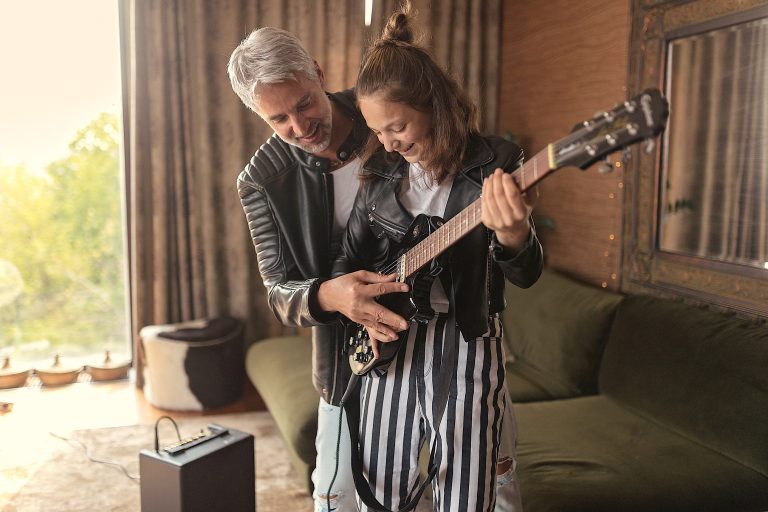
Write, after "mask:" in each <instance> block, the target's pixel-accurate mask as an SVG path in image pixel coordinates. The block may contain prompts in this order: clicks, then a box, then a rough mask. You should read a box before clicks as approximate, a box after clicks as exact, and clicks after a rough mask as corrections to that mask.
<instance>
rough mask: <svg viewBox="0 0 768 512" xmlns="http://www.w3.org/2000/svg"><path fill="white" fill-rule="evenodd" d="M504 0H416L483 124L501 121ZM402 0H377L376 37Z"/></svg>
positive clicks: (439, 56)
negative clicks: (500, 71) (500, 90)
mask: <svg viewBox="0 0 768 512" xmlns="http://www.w3.org/2000/svg"><path fill="white" fill-rule="evenodd" d="M502 4H503V2H502V0H441V1H439V2H436V1H433V0H432V1H431V0H412V5H413V7H414V8H415V9H416V11H417V18H416V20H417V23H418V25H419V27H420V28H421V29H423V31H424V32H425V34H426V36H427V38H428V41H427V46H428V47H429V48H430V49H431V50H432V53H433V55H434V56H435V59H436V60H437V62H439V63H440V64H441V65H442V66H444V67H445V68H446V69H448V71H449V72H450V73H451V74H452V76H453V77H454V78H455V79H456V80H457V81H458V83H459V85H461V86H462V87H463V88H464V90H465V91H467V93H468V94H469V96H470V98H471V99H472V100H473V101H474V102H475V104H476V105H477V106H478V110H479V113H480V130H481V131H482V132H483V133H486V134H489V135H490V134H496V130H497V127H498V110H499V88H500V85H501V84H500V83H499V80H500V74H499V68H500V64H501V62H500V60H501V24H502V19H503V17H502ZM398 5H399V2H398V1H397V0H373V19H372V23H371V37H378V36H379V35H381V31H382V30H383V28H384V25H385V24H386V22H387V19H388V18H389V15H390V14H391V13H392V12H393V11H394V10H395V8H396V7H397V6H398Z"/></svg>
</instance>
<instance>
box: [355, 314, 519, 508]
mask: <svg viewBox="0 0 768 512" xmlns="http://www.w3.org/2000/svg"><path fill="white" fill-rule="evenodd" d="M489 323H490V325H489V329H488V332H487V333H486V334H485V335H484V336H482V337H479V338H476V339H473V340H470V342H468V343H467V342H465V341H464V338H463V336H459V340H458V347H457V365H456V369H455V371H454V373H453V376H452V379H451V385H450V390H449V394H448V404H447V406H446V409H445V412H444V413H443V417H442V420H441V422H440V425H439V428H437V426H436V425H434V417H435V412H436V411H434V410H433V406H434V404H435V386H437V385H438V382H439V378H440V363H441V355H442V350H443V341H444V334H445V328H446V315H445V314H439V315H437V316H436V318H434V319H433V320H432V321H431V322H429V323H428V324H426V325H423V324H416V325H413V324H412V326H411V330H410V332H409V336H408V341H407V343H406V344H405V345H404V346H403V347H401V348H400V351H399V352H398V355H397V357H396V358H395V359H394V360H393V361H392V362H391V363H390V365H389V366H388V367H386V369H385V370H383V371H381V372H379V373H378V374H374V372H371V373H370V374H368V376H366V378H365V379H364V381H363V388H362V392H361V396H360V400H361V403H360V422H361V423H360V439H361V444H362V448H363V463H364V465H365V467H366V469H367V471H368V480H369V482H370V483H371V487H372V489H373V490H374V492H375V494H376V497H377V499H378V500H379V501H380V502H381V503H382V504H383V505H385V506H387V507H388V508H390V509H392V510H396V509H397V508H399V507H400V506H401V505H402V504H404V503H406V502H407V501H408V499H409V498H410V496H412V494H413V493H414V492H415V490H416V489H417V488H418V486H419V484H420V482H419V465H418V456H419V450H420V447H421V445H422V444H423V443H424V442H427V443H429V445H428V446H429V447H430V449H431V447H432V445H433V443H434V442H435V441H437V443H438V445H437V449H436V450H435V456H436V459H437V460H436V461H434V462H433V461H430V463H431V464H432V463H436V464H439V470H438V473H437V476H436V478H435V481H434V482H433V483H432V491H433V493H432V494H433V505H434V506H433V509H434V510H435V511H462V512H463V511H492V510H493V509H494V502H495V498H496V495H495V492H496V462H497V459H498V455H499V441H500V433H501V424H502V417H503V414H504V407H505V396H506V395H505V393H504V392H503V388H504V364H503V363H504V354H503V346H502V342H501V335H502V333H501V323H500V322H499V319H498V316H495V317H493V318H492V319H491V322H489ZM428 451H429V450H428ZM431 464H430V465H431ZM360 505H361V510H367V507H365V506H364V505H362V504H360Z"/></svg>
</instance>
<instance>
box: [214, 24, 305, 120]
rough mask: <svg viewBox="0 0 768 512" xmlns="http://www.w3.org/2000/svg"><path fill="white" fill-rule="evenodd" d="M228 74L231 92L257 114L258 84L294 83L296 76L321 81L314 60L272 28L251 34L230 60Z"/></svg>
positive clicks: (287, 35)
mask: <svg viewBox="0 0 768 512" xmlns="http://www.w3.org/2000/svg"><path fill="white" fill-rule="evenodd" d="M227 73H228V74H229V81H230V82H231V83H232V89H233V90H234V91H235V93H236V94H237V95H238V96H239V97H240V99H241V100H242V101H243V103H245V106H246V107H248V108H249V109H251V110H253V111H254V112H256V113H258V111H257V110H256V89H257V88H258V87H259V86H260V85H264V84H276V83H282V82H286V81H288V80H296V75H295V74H296V73H303V74H304V75H306V77H307V78H309V79H310V80H314V81H316V82H319V80H320V78H319V77H318V76H317V71H316V70H315V61H314V59H313V58H312V56H311V55H309V53H308V52H307V50H306V49H305V48H304V46H302V44H301V41H299V39H298V38H297V37H296V36H294V35H293V34H291V33H290V32H287V31H285V30H282V29H279V28H274V27H263V28H260V29H257V30H254V31H253V32H251V33H250V35H249V36H248V37H247V38H245V39H244V40H243V42H242V43H240V44H239V45H238V47H237V48H235V51H233V52H232V55H231V56H230V57H229V65H228V66H227Z"/></svg>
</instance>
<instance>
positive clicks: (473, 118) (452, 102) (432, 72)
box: [355, 0, 479, 183]
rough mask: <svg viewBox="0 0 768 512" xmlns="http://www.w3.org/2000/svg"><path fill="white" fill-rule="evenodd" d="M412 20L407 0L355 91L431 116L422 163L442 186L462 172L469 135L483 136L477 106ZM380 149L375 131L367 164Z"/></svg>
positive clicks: (369, 55) (369, 56) (372, 51)
mask: <svg viewBox="0 0 768 512" xmlns="http://www.w3.org/2000/svg"><path fill="white" fill-rule="evenodd" d="M413 19H414V14H413V13H412V8H411V3H410V1H408V0H406V1H404V2H403V3H402V4H401V6H400V8H399V9H398V10H397V11H396V12H395V13H394V14H392V16H390V18H389V20H388V21H387V25H386V27H384V31H383V33H382V35H381V37H380V38H379V39H377V40H376V41H375V42H374V43H373V44H372V45H371V47H370V48H369V49H368V51H367V52H366V54H365V56H364V57H363V61H362V63H361V65H360V71H359V73H358V75H357V85H356V88H355V90H356V93H357V98H358V100H359V99H360V98H362V97H367V96H373V95H377V96H380V97H381V98H383V99H385V100H387V101H391V102H397V103H402V104H404V105H407V106H409V107H411V108H414V109H416V110H419V111H421V112H426V113H428V114H430V116H431V119H432V128H431V132H430V137H429V139H428V141H427V142H426V144H425V145H424V153H423V155H422V162H421V163H422V164H423V165H424V167H425V169H426V170H427V171H428V173H429V174H430V177H431V178H432V179H433V180H434V181H435V182H437V183H440V182H441V181H442V180H443V179H445V177H446V176H448V175H451V174H454V173H456V172H458V170H459V169H460V166H461V162H462V160H463V158H464V153H465V151H466V149H467V145H468V143H469V138H470V136H471V135H473V134H476V133H478V132H479V128H478V122H477V107H475V105H474V104H473V103H472V101H471V100H470V99H469V97H468V96H467V94H466V93H465V92H464V91H463V90H462V89H461V87H459V84H458V83H456V80H454V79H453V78H452V77H451V76H450V75H449V74H448V73H447V72H446V71H445V70H443V69H442V67H440V66H439V65H438V64H437V62H435V59H434V58H433V57H432V55H431V54H430V52H429V51H428V50H427V49H426V48H424V47H423V46H421V45H420V44H419V43H418V41H417V37H416V32H415V29H414V26H413V25H414V23H413ZM381 147H382V145H381V143H380V142H379V141H378V139H377V138H376V136H375V135H374V134H373V133H371V134H370V136H369V137H368V142H367V144H366V146H365V148H364V149H363V151H362V158H363V161H367V160H368V158H370V157H371V156H372V155H373V154H374V153H375V152H376V151H377V150H378V149H379V148H381Z"/></svg>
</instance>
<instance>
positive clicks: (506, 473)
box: [312, 397, 523, 512]
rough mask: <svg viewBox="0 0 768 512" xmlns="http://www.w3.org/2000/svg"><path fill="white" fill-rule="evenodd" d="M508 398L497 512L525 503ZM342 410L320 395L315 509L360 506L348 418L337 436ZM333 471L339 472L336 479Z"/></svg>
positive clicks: (517, 509) (513, 511)
mask: <svg viewBox="0 0 768 512" xmlns="http://www.w3.org/2000/svg"><path fill="white" fill-rule="evenodd" d="M506 402H507V403H506V407H505V408H504V421H503V423H502V431H501V444H500V447H499V469H500V474H499V475H497V476H496V508H495V510H496V512H522V510H523V507H522V504H521V502H520V491H519V489H518V486H517V478H516V474H515V469H516V466H517V460H516V456H515V440H516V439H517V424H516V421H515V414H514V410H513V407H512V403H511V402H510V400H509V397H506ZM340 414H341V408H340V407H335V406H333V405H330V404H328V403H327V402H326V401H325V400H323V399H322V398H321V399H320V404H319V405H318V410H317V437H316V439H315V447H316V449H317V459H316V465H315V469H314V471H312V483H313V484H314V491H313V492H312V498H313V499H314V502H315V512H329V509H328V504H329V503H330V506H331V508H330V510H331V511H336V512H349V511H356V510H358V509H359V506H358V503H357V498H356V494H355V482H354V481H353V479H352V467H351V464H350V458H351V453H350V440H349V430H348V428H347V423H346V421H343V422H342V423H341V427H342V428H341V438H340V439H339V437H338V436H339V415H340ZM337 439H338V440H339V442H338V448H339V451H338V457H339V464H338V470H336V447H337ZM505 461H506V462H505ZM505 466H507V467H505ZM334 472H335V473H336V477H335V479H334ZM332 480H333V485H332V487H331V488H330V492H329V485H330V484H331V481H332ZM328 495H330V499H327V496H328Z"/></svg>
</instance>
